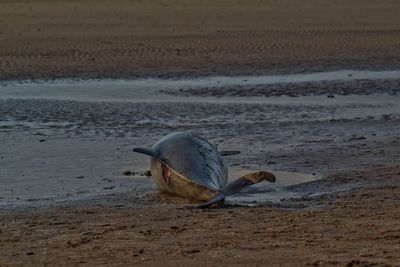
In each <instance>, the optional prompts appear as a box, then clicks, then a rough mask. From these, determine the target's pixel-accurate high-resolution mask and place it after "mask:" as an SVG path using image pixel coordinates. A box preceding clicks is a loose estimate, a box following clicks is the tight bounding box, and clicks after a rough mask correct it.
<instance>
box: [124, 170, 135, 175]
mask: <svg viewBox="0 0 400 267" xmlns="http://www.w3.org/2000/svg"><path fill="white" fill-rule="evenodd" d="M122 174H123V175H126V176H134V175H135V172H133V171H124V172H123V173H122Z"/></svg>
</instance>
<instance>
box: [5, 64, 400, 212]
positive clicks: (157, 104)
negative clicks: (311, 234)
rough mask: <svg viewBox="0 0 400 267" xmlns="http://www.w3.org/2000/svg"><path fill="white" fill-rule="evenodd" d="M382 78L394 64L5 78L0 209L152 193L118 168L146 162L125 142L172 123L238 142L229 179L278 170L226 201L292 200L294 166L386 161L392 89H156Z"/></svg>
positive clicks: (161, 131) (392, 138) (394, 119)
mask: <svg viewBox="0 0 400 267" xmlns="http://www.w3.org/2000/svg"><path fill="white" fill-rule="evenodd" d="M388 78H400V72H399V71H383V72H372V71H337V72H326V73H314V74H299V75H280V76H279V75H278V76H246V77H244V76H243V77H242V76H241V77H209V78H197V79H190V80H189V79H186V80H163V79H146V80H131V81H128V80H92V81H68V80H55V81H51V82H28V81H25V82H14V83H7V84H5V83H3V84H2V86H1V87H0V181H1V183H0V207H1V206H18V205H22V206H24V205H26V206H37V205H46V204H48V203H59V202H64V201H67V202H68V201H71V200H77V199H78V200H79V199H90V198H94V197H96V196H100V195H109V194H111V195H112V194H120V193H124V194H128V195H129V194H131V193H135V192H140V193H142V194H143V193H150V192H153V191H154V190H155V185H154V182H153V181H151V180H149V179H147V178H143V177H139V176H138V175H136V176H134V177H125V176H123V175H122V172H124V171H125V170H134V171H136V172H142V171H144V170H145V169H146V168H147V165H148V162H147V160H148V159H147V158H146V159H145V158H143V157H141V156H139V155H136V154H135V153H132V151H131V150H132V148H133V147H135V146H150V145H151V144H153V143H154V142H155V141H157V140H158V139H159V138H160V137H162V136H163V135H165V134H167V133H169V132H172V131H192V132H196V133H198V134H200V135H202V136H204V137H206V138H207V139H209V140H210V141H211V142H212V143H214V144H216V145H217V146H219V149H221V150H240V151H242V153H241V154H240V155H237V156H232V157H227V161H228V163H229V165H230V166H234V167H232V168H231V170H230V173H231V176H230V177H231V178H235V177H239V176H240V173H243V172H249V171H251V170H271V171H272V172H274V173H276V175H277V177H278V181H277V183H275V184H271V183H260V184H258V185H256V186H254V187H249V188H247V189H245V190H244V191H243V192H241V193H240V194H237V195H234V196H231V197H229V198H228V199H227V202H228V203H236V204H251V203H252V202H254V201H255V202H257V203H260V202H279V201H281V200H282V199H287V198H292V197H302V196H303V195H304V194H305V192H302V191H298V190H292V189H291V186H293V185H297V184H301V183H306V182H310V181H311V182H312V181H314V180H315V179H317V178H319V177H318V176H313V175H308V174H304V173H307V172H310V173H313V172H317V173H318V172H321V173H322V172H324V171H330V170H337V169H338V168H350V167H354V166H360V165H362V164H364V165H368V164H372V163H379V162H380V161H379V160H381V161H384V162H387V158H391V159H393V158H396V157H395V156H393V155H395V153H398V151H396V146H397V147H398V143H399V136H400V128H399V127H398V123H399V121H400V96H399V95H397V96H396V95H386V94H370V95H347V96H339V95H337V96H335V97H334V98H331V97H329V98H328V97H326V96H323V95H322V96H301V97H285V96H281V97H233V96H230V97H183V96H173V95H166V94H163V93H161V92H160V90H162V89H168V88H174V89H179V88H187V87H193V86H194V87H196V86H197V87H198V88H201V87H205V86H214V87H215V86H221V87H222V86H233V85H243V84H250V83H254V84H260V83H264V84H271V83H296V82H304V81H315V80H338V79H339V80H340V79H341V80H350V81H351V80H355V79H388ZM383 148H385V150H383ZM391 150H392V151H391ZM343 151H345V152H346V153H347V154H346V153H344V152H343ZM391 153H392V154H391ZM299 155H300V156H299ZM331 155H333V156H331ZM343 155H344V156H345V157H343ZM348 155H354V157H353V158H351V160H349V159H348V158H346V157H348ZM386 157H387V158H386ZM249 163H251V164H253V165H251V164H250V165H249ZM235 166H237V167H235ZM249 166H250V167H249ZM275 170H286V171H291V172H275ZM348 188H350V187H347V189H348ZM336 189H337V190H339V189H340V190H342V189H344V190H346V188H336ZM336 189H335V188H333V189H332V190H333V191H334V190H336ZM314 193H315V194H318V193H325V192H322V191H321V192H314Z"/></svg>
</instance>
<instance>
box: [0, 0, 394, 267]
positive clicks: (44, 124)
mask: <svg viewBox="0 0 400 267" xmlns="http://www.w3.org/2000/svg"><path fill="white" fill-rule="evenodd" d="M399 13H400V4H399V3H398V1H388V0H385V1H361V0H359V1H357V0H350V1H328V0H326V1H325V0H322V1H317V0H305V1H301V2H300V1H294V0H288V1H218V2H216V1H158V2H156V1H113V2H110V1H64V0H59V1H40V2H37V1H32V0H30V1H0V79H1V81H2V83H4V84H5V82H9V81H10V80H17V79H30V78H41V79H45V80H51V79H54V78H71V77H72V78H93V77H97V78H110V77H117V78H133V77H154V76H163V77H171V78H178V77H191V76H203V75H209V74H213V75H220V74H228V75H236V74H271V73H303V72H310V71H323V70H333V69H375V70H381V69H399V68H400V63H399V62H400V56H399V55H400V45H399V44H400V32H399V29H400V16H398V14H399ZM217 89H218V90H215V88H207V89H205V90H200V91H199V90H195V91H193V90H191V89H188V90H184V91H180V92H178V93H177V92H173V95H176V94H179V95H184V96H190V97H193V96H194V95H196V96H199V97H216V96H217V97H225V96H235V97H236V96H237V97H238V98H241V99H242V100H240V101H242V102H240V101H239V100H237V101H238V102H237V103H235V102H233V103H225V104H221V103H208V102H207V101H206V103H203V102H201V101H200V102H197V103H191V102H190V101H189V102H187V103H179V104H176V103H172V104H171V103H159V104H154V103H153V104H151V103H147V102H144V103H129V102H122V103H121V102H118V103H117V102H113V101H108V102H101V101H94V102H87V101H76V99H75V100H71V99H58V100H48V99H36V100H32V99H4V97H2V98H1V99H0V122H1V124H0V141H1V143H0V174H1V175H0V182H1V183H0V186H1V188H0V190H1V192H2V195H1V196H0V198H1V199H0V201H1V203H2V206H1V208H0V209H1V210H0V212H1V213H0V266H27V265H28V266H29V265H35V266H37V265H39V266H40V265H88V266H93V265H107V266H109V265H120V266H126V265H133V264H142V265H150V266H151V265H177V264H185V265H194V266H204V265H213V266H216V265H217V266H221V265H222V266H224V265H247V266H248V265H259V266H266V265H268V266H270V265H275V266H282V265H287V266H298V265H301V266H305V265H312V266H329V265H341V266H346V265H347V266H398V265H399V264H400V258H399V255H400V200H399V199H400V194H399V192H400V191H399V187H400V165H399V157H400V144H399V142H400V140H399V136H400V135H399V130H400V129H399V127H398V125H400V117H399V112H398V109H393V107H396V105H385V104H382V103H371V102H366V103H356V104H355V103H349V104H345V105H343V104H340V103H337V104H331V105H328V106H327V105H325V104H323V103H322V104H321V105H318V104H312V105H308V104H307V105H303V104H300V105H285V104H283V105H279V104H278V105H272V104H265V103H245V102H246V101H247V98H249V97H253V96H271V95H285V94H288V95H295V96H298V95H313V94H322V95H323V96H322V97H324V95H325V94H328V95H325V96H330V97H331V95H333V96H335V99H336V100H341V99H342V98H340V97H338V96H337V94H342V95H348V97H349V98H346V97H344V98H343V101H344V103H346V101H349V100H348V99H351V97H352V96H351V95H352V94H358V95H364V94H368V95H369V96H371V97H373V95H371V94H375V93H378V94H379V95H378V98H379V97H382V96H384V95H382V93H384V94H387V93H389V94H393V95H395V94H397V93H398V90H399V88H398V81H397V80H390V81H389V80H385V81H379V80H373V81H372V80H368V81H356V82H353V83H348V82H346V83H342V82H329V83H321V84H311V85H310V84H295V85H293V84H292V85H287V84H282V85H279V86H274V87H260V86H258V87H257V86H256V87H252V88H230V90H229V88H222V89H221V88H217ZM0 92H1V90H0ZM271 92H272V93H271ZM299 92H300V93H299ZM168 93H169V96H171V92H168ZM5 98H8V97H5ZM161 99H163V98H161ZM294 99H295V100H297V99H300V98H298V97H296V98H294ZM394 99H396V98H394ZM322 102H324V101H322ZM177 114H178V115H179V114H185V116H178V115H177ZM246 122H247V123H246ZM176 130H190V131H196V132H198V133H200V134H201V135H203V136H205V137H207V138H208V139H210V140H211V141H212V142H213V143H215V144H217V145H218V146H219V148H221V149H229V150H241V151H242V153H241V154H239V155H235V156H232V157H230V158H228V159H227V160H228V163H229V165H230V166H231V167H232V168H242V169H246V168H247V169H268V170H278V171H295V172H305V173H312V172H316V173H318V174H322V176H323V178H322V179H321V180H319V181H314V182H311V183H306V184H302V185H296V186H294V187H292V188H290V190H292V191H293V192H300V193H302V197H297V198H292V199H291V198H287V199H283V200H282V201H281V202H279V203H268V202H267V203H265V202H263V203H254V204H258V205H256V206H253V207H249V206H236V205H232V204H231V205H227V206H225V207H223V208H221V209H210V210H204V211H203V210H191V209H186V208H184V207H185V205H187V204H189V203H188V202H187V201H185V200H182V199H179V198H175V197H171V196H165V195H163V194H159V193H156V192H153V191H150V192H147V191H145V190H143V188H141V187H140V179H144V178H138V176H139V175H136V176H133V177H131V176H124V175H122V173H123V172H124V171H126V170H133V171H136V172H142V171H143V170H144V168H145V167H144V166H145V163H146V162H147V161H146V159H143V158H141V157H139V156H136V155H133V154H132V153H131V151H130V149H131V148H132V147H133V146H135V145H137V144H141V145H150V144H152V143H153V142H154V141H155V140H157V139H158V138H160V137H161V136H162V135H164V134H166V133H168V132H171V131H176ZM16 181H17V182H16ZM60 187H62V189H63V190H64V192H62V193H60V192H59V191H54V188H58V189H59V188H60ZM31 189H32V190H31ZM147 189H148V187H146V190H147ZM24 190H27V191H25V192H24ZM35 190H36V191H35ZM40 190H43V191H45V192H46V195H43V196H41V197H39V196H38V195H35V193H32V191H33V192H41V191H40ZM20 192H21V193H20ZM49 192H50V193H49ZM303 193H304V194H303ZM29 194H31V195H29ZM81 196H82V197H81ZM17 198H18V199H17Z"/></svg>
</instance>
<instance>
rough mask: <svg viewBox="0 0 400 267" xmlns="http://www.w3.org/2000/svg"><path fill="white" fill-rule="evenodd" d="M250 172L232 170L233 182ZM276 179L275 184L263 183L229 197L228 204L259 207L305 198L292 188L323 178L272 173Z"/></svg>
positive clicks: (295, 173) (292, 173) (302, 174)
mask: <svg viewBox="0 0 400 267" xmlns="http://www.w3.org/2000/svg"><path fill="white" fill-rule="evenodd" d="M249 172H250V171H249V170H243V169H242V170H239V169H233V170H231V172H230V173H231V174H230V175H231V177H232V178H230V181H231V180H235V179H236V178H238V177H240V176H242V175H244V174H246V173H249ZM271 173H273V174H274V175H275V177H276V182H275V183H269V182H261V183H258V184H255V185H252V186H249V187H247V188H245V189H244V190H242V191H241V192H239V193H237V194H234V195H231V196H229V197H227V199H226V203H227V204H236V205H257V204H261V203H281V202H282V201H283V200H284V199H289V198H300V197H302V196H304V193H303V192H301V191H294V190H292V189H291V188H292V187H293V186H295V185H300V184H304V183H308V182H313V181H317V180H319V179H320V178H321V176H319V175H315V174H306V173H297V172H283V171H271Z"/></svg>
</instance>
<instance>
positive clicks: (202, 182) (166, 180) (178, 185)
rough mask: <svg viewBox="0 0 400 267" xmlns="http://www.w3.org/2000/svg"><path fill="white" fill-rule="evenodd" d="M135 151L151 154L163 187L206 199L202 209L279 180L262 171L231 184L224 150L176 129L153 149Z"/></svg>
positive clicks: (154, 173) (152, 166)
mask: <svg viewBox="0 0 400 267" xmlns="http://www.w3.org/2000/svg"><path fill="white" fill-rule="evenodd" d="M133 151H134V152H137V153H141V154H145V155H148V156H150V157H151V160H150V171H151V175H152V176H153V177H154V178H155V180H156V183H157V186H158V188H159V189H160V190H162V191H167V192H169V193H172V194H175V195H178V196H181V197H185V198H188V199H194V200H199V201H205V202H204V203H203V204H201V205H199V206H198V207H199V208H207V207H210V206H216V205H219V204H222V203H223V202H224V200H225V197H226V196H228V195H231V194H235V193H237V192H239V191H240V190H242V189H243V188H245V187H247V186H250V185H252V184H256V183H259V182H261V181H269V182H275V180H276V178H275V176H274V175H273V174H271V173H269V172H265V171H259V172H253V173H249V174H246V175H244V176H242V177H240V178H239V179H237V180H235V181H233V182H231V183H229V184H228V183H227V182H228V168H227V166H226V164H225V162H224V160H223V158H222V155H221V153H220V152H219V151H218V150H217V148H216V147H215V146H214V145H212V144H211V143H209V142H208V141H207V140H206V139H204V138H202V137H200V136H198V135H195V134H191V133H186V132H174V133H171V134H168V135H166V136H165V137H163V138H162V139H161V140H159V141H158V142H157V143H156V144H154V145H153V147H152V148H135V149H133ZM235 152H236V151H235Z"/></svg>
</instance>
